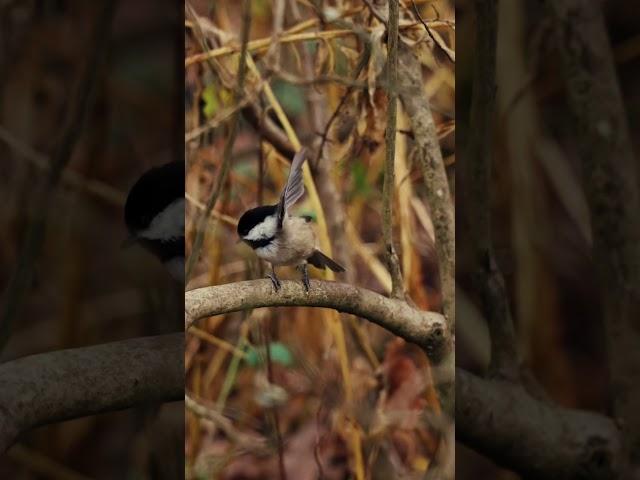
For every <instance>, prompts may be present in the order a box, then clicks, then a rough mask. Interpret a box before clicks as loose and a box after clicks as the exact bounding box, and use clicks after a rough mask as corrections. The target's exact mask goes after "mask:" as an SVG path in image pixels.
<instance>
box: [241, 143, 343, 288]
mask: <svg viewBox="0 0 640 480" xmlns="http://www.w3.org/2000/svg"><path fill="white" fill-rule="evenodd" d="M305 159H306V150H305V149H304V148H303V149H300V150H299V151H298V152H297V153H296V154H295V156H294V158H293V161H292V162H291V170H290V171H289V177H288V179H287V183H286V185H285V187H284V189H283V190H282V194H281V195H280V200H279V201H278V203H276V204H275V205H261V206H258V207H255V208H251V209H249V210H247V211H246V212H244V213H243V214H242V216H241V217H240V219H239V220H238V227H237V232H238V236H239V237H240V239H241V240H242V241H243V242H245V243H246V244H247V245H249V246H250V247H251V248H252V249H253V251H254V252H255V253H256V255H257V256H258V257H259V258H261V259H263V260H266V261H267V262H268V263H269V264H270V265H271V272H270V273H268V274H267V276H268V277H269V278H270V279H271V283H272V285H273V288H274V290H275V291H276V292H278V291H279V290H280V288H281V286H282V285H281V283H280V280H279V279H278V277H277V275H276V267H278V266H284V265H289V266H295V267H296V268H298V269H299V270H301V272H302V283H303V285H304V288H305V290H306V291H307V292H309V290H310V287H311V286H310V283H309V272H308V265H309V264H310V265H313V266H314V267H316V268H318V269H322V270H324V269H325V268H329V269H331V270H333V271H334V272H344V271H345V270H344V267H343V266H342V265H340V264H338V263H337V262H336V261H335V260H333V259H332V258H329V257H328V256H327V255H325V254H324V253H322V252H321V251H320V250H319V249H318V248H317V237H316V234H315V232H314V229H313V226H312V224H311V217H310V216H305V215H303V216H296V215H292V214H291V213H290V211H291V208H292V207H293V206H294V204H295V203H296V202H297V201H298V200H299V199H300V198H301V197H302V196H303V195H304V191H305V190H304V182H303V176H302V166H303V165H304V161H305Z"/></svg>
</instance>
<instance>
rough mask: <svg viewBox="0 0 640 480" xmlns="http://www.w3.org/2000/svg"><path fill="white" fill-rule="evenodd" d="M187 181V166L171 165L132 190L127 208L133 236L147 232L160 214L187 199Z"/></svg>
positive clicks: (155, 170)
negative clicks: (178, 201) (185, 184)
mask: <svg viewBox="0 0 640 480" xmlns="http://www.w3.org/2000/svg"><path fill="white" fill-rule="evenodd" d="M184 180H185V175H184V162H170V163H167V164H165V165H162V166H160V167H154V168H152V169H151V170H148V171H147V172H146V173H144V175H142V176H141V177H140V178H139V179H138V181H137V182H136V183H135V184H134V185H133V187H132V188H131V191H130V192H129V195H128V197H127V202H126V204H125V206H124V220H125V223H126V225H127V228H128V229H129V232H131V233H132V234H135V233H136V232H138V231H140V230H144V229H146V228H147V227H148V226H149V224H150V223H151V221H152V220H153V219H154V218H155V216H156V215H158V213H160V212H161V211H163V210H164V209H165V208H166V207H167V206H168V205H170V204H171V203H173V202H174V201H175V200H176V199H178V198H182V197H184V188H185V186H184Z"/></svg>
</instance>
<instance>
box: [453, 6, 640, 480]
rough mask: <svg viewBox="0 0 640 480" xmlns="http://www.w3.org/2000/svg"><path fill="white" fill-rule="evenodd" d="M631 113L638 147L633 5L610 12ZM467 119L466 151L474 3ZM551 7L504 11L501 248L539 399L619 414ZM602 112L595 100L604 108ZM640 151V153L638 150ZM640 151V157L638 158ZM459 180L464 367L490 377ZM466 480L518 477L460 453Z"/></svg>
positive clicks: (638, 68) (468, 206)
mask: <svg viewBox="0 0 640 480" xmlns="http://www.w3.org/2000/svg"><path fill="white" fill-rule="evenodd" d="M602 5H603V9H604V12H605V15H606V20H607V29H608V32H609V37H610V41H611V44H612V49H613V55H614V58H615V61H616V66H617V73H618V78H619V83H620V87H621V90H622V94H623V97H624V101H625V107H626V109H627V115H628V121H629V125H630V128H631V138H632V139H634V140H635V141H636V142H637V140H638V139H639V138H640V135H639V134H638V132H639V131H638V128H639V125H640V92H639V90H638V88H637V84H638V78H639V75H640V17H638V11H637V8H635V6H633V5H632V4H631V3H629V2H625V1H621V0H620V1H618V0H615V1H609V2H605V3H603V4H602ZM456 19H457V26H458V29H457V31H456V37H457V44H458V52H459V54H460V55H459V56H458V64H457V68H456V80H457V84H458V86H459V88H458V96H457V99H456V110H457V111H458V117H459V118H460V131H459V137H458V141H459V143H458V148H462V149H464V148H465V146H466V140H467V138H468V134H469V131H470V130H469V129H470V128H472V127H470V125H469V124H468V117H469V106H470V101H471V84H472V80H473V78H472V74H473V53H474V43H475V19H474V9H473V1H472V0H458V1H456ZM549 27H550V25H549V20H548V19H547V18H545V14H544V11H543V8H542V7H541V5H539V4H538V3H537V2H526V1H523V0H514V1H509V2H506V1H503V2H499V20H498V52H497V90H496V95H497V97H496V98H497V102H496V107H497V111H496V119H495V122H496V127H495V132H496V133H495V139H494V145H495V149H494V165H493V168H494V171H493V176H492V184H491V195H492V202H493V209H492V212H491V215H492V217H493V232H492V233H493V241H494V246H495V249H496V256H497V258H498V263H499V266H500V269H501V270H502V272H503V273H504V276H505V280H506V282H507V291H508V292H509V301H510V303H511V308H512V313H513V318H514V320H515V322H516V328H517V332H518V341H519V344H520V345H519V347H520V348H521V352H522V354H523V358H524V359H525V362H526V363H527V364H528V365H529V366H531V368H532V371H533V373H534V374H535V377H536V381H537V382H539V386H540V387H541V388H542V390H541V391H544V392H546V393H545V394H548V395H549V396H550V397H551V398H552V399H553V400H555V401H556V402H558V403H559V404H560V405H563V406H567V407H576V408H583V409H591V410H596V411H600V412H603V413H605V414H609V413H610V406H611V398H610V396H609V378H608V373H607V369H608V365H607V356H606V351H605V337H604V331H603V324H602V321H601V313H600V312H601V310H600V309H601V306H600V295H601V292H600V287H599V286H598V276H597V273H596V271H595V268H594V264H593V259H592V255H591V232H590V228H591V227H590V222H589V212H588V208H587V203H586V197H585V194H584V191H583V189H582V183H581V177H580V163H579V158H578V156H577V151H576V145H575V135H576V132H575V129H574V128H573V127H574V120H573V118H572V117H571V115H570V111H569V108H568V105H567V92H566V91H565V89H564V87H563V82H562V77H561V72H560V68H559V65H558V58H557V52H556V50H555V42H556V41H557V39H555V38H553V36H552V35H551V29H550V28H549ZM594 101H597V100H594ZM636 149H637V144H636ZM636 151H637V150H636ZM463 171H464V168H463V165H462V164H461V165H460V167H459V169H458V175H459V182H458V196H457V202H456V209H457V222H456V223H457V225H456V227H457V240H458V241H457V251H456V269H457V273H456V275H457V282H458V287H459V288H458V289H457V292H456V302H457V308H458V310H457V311H458V317H457V318H458V323H457V339H456V341H457V344H456V347H457V348H456V353H457V362H458V364H459V365H461V366H464V367H465V368H469V369H471V370H473V371H477V372H481V371H483V370H484V369H485V368H486V366H487V363H488V360H489V345H488V334H487V330H486V325H485V324H484V322H483V321H482V320H481V319H479V318H478V313H477V309H476V308H475V305H476V303H475V302H476V300H477V299H476V298H475V297H474V296H473V295H471V294H469V292H470V291H471V290H472V286H471V284H472V281H471V272H472V261H473V259H472V254H473V253H472V252H473V249H472V248H470V247H471V246H470V245H468V243H466V242H465V241H464V239H465V235H466V234H465V228H466V225H465V219H466V218H468V217H470V216H472V215H475V212H476V211H477V210H476V209H475V205H474V200H473V198H471V197H469V196H467V195H465V193H466V190H464V189H463V187H462V180H460V177H461V176H462V172H463ZM456 474H457V477H458V478H464V479H467V478H468V479H472V478H504V479H506V478H514V475H513V474H511V473H509V472H502V471H499V470H498V469H496V467H495V466H494V465H493V464H491V463H490V462H488V461H487V460H485V459H482V458H480V457H479V456H478V455H476V454H473V453H472V452H471V451H470V450H469V449H466V448H465V447H464V446H463V445H460V444H457V445H456Z"/></svg>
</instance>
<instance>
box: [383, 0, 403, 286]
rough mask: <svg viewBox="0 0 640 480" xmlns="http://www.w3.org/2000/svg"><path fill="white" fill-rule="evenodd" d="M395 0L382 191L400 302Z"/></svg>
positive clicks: (391, 14) (393, 3) (386, 240)
mask: <svg viewBox="0 0 640 480" xmlns="http://www.w3.org/2000/svg"><path fill="white" fill-rule="evenodd" d="M398 17H399V6H398V0H389V26H388V40H387V44H388V54H387V98H388V101H387V129H386V131H385V154H386V156H385V164H384V186H383V190H382V235H383V241H384V246H385V251H386V255H387V266H388V268H389V273H390V274H391V296H392V297H394V298H403V297H404V295H405V291H404V282H403V281H402V272H401V270H400V262H399V261H398V254H397V253H396V249H395V247H394V245H393V201H394V192H395V157H396V125H397V123H398Z"/></svg>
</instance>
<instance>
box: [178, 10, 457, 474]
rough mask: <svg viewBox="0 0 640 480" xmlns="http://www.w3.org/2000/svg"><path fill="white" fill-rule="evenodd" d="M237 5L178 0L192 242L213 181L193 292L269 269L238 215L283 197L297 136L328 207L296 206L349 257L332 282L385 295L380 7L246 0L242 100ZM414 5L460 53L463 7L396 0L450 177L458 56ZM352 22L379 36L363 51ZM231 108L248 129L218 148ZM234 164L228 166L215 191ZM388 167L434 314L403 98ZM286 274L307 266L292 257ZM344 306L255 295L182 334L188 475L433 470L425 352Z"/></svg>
mask: <svg viewBox="0 0 640 480" xmlns="http://www.w3.org/2000/svg"><path fill="white" fill-rule="evenodd" d="M242 5H243V2H239V1H235V2H229V1H216V2H208V1H203V0H202V1H191V2H187V3H186V11H187V14H186V24H185V40H186V45H185V48H186V53H185V57H186V61H185V63H186V71H185V89H186V95H185V101H186V105H185V126H186V127H185V139H186V143H185V148H186V159H187V179H186V181H187V185H186V192H187V193H186V194H187V200H188V202H187V255H188V254H189V253H190V250H191V247H192V243H193V241H194V238H195V235H196V227H195V225H196V220H197V218H198V216H199V215H200V214H201V212H202V211H203V208H204V205H205V204H206V203H207V201H208V200H209V198H210V197H211V195H212V192H214V193H215V194H216V195H219V197H218V201H217V203H216V206H215V208H214V210H213V212H212V214H211V218H209V219H208V222H207V224H206V236H205V241H204V248H203V250H202V252H201V255H200V257H199V261H198V263H197V264H196V265H195V267H194V269H193V272H192V275H191V276H190V278H189V282H188V285H187V289H192V288H197V287H201V286H205V285H212V284H220V283H229V282H233V281H238V280H244V279H252V278H260V277H263V276H264V274H263V270H262V268H263V266H262V265H260V264H259V262H258V260H257V258H256V256H255V254H254V253H253V252H252V251H251V249H250V248H249V247H247V246H246V245H243V244H240V243H238V237H237V234H236V231H235V226H236V219H237V218H239V216H240V215H241V214H242V213H243V212H244V211H245V210H247V209H248V208H251V207H254V206H256V205H259V204H269V203H270V204H273V203H275V202H276V201H277V197H278V195H279V192H280V191H281V188H282V186H283V185H284V182H285V181H286V178H287V175H288V171H289V165H288V161H289V160H290V158H291V157H292V153H293V151H295V150H296V149H297V148H296V146H295V144H296V140H297V139H296V138H295V137H298V138H299V140H300V143H301V144H302V145H304V146H306V147H307V148H308V149H309V150H310V153H309V156H308V158H309V164H310V167H311V171H312V174H313V177H314V182H315V184H316V186H317V189H318V193H319V196H320V200H321V203H322V207H323V210H324V218H323V217H321V213H322V212H319V210H318V208H317V205H316V204H314V202H313V200H312V199H311V198H310V196H309V195H307V197H305V199H303V201H301V202H300V203H299V204H298V205H297V206H296V212H297V213H299V214H307V215H311V216H313V218H314V219H315V221H316V223H317V224H316V228H317V229H318V231H320V229H321V228H322V224H323V223H324V222H326V224H327V231H328V234H329V235H328V236H329V239H330V241H331V252H327V251H326V250H325V252H326V253H331V254H332V255H333V256H334V257H335V258H336V259H337V260H338V261H339V262H341V263H342V264H343V265H345V266H347V272H345V274H343V275H337V280H339V281H347V282H352V283H355V284H357V285H361V286H364V287H367V288H370V289H373V290H375V291H378V292H382V293H388V292H389V291H390V286H391V281H390V278H389V274H388V272H387V270H386V267H385V263H384V257H383V251H382V250H383V249H382V230H381V228H382V227H381V205H382V202H381V197H382V178H383V164H384V131H385V127H386V102H387V100H386V92H385V90H384V89H383V88H381V85H380V80H381V78H383V77H381V74H382V73H383V68H384V65H385V61H386V38H385V27H384V24H383V23H382V21H383V20H384V17H385V16H386V8H387V3H386V2H384V1H383V2H377V1H372V2H363V1H360V0H354V1H343V0H337V1H324V2H316V1H302V0H300V1H299V0H291V1H289V0H286V1H285V0H283V1H279V0H277V1H271V0H254V1H251V2H250V5H251V11H250V13H251V17H252V18H251V29H250V37H249V39H250V41H249V43H248V50H249V54H250V56H248V57H247V58H248V60H247V61H248V67H247V76H246V81H245V83H244V85H243V87H244V88H243V90H244V91H243V92H242V93H243V95H242V96H241V97H240V101H239V102H237V101H235V100H234V89H235V88H236V87H237V85H238V81H239V79H238V77H237V71H238V64H239V57H240V55H239V51H240V49H241V41H240V38H241V31H242V25H243V20H242V19H243V13H244V12H243V11H242ZM415 9H417V10H418V12H420V16H421V17H422V18H423V19H424V20H425V21H427V22H428V24H429V25H430V29H431V30H432V34H433V35H434V36H436V37H437V39H439V40H440V41H441V43H442V45H444V46H446V48H447V49H450V52H452V51H454V50H455V48H456V45H455V38H454V30H455V23H454V11H453V6H452V4H451V3H450V2H448V1H424V0H416V1H415V4H414V2H411V1H408V2H400V10H401V12H400V31H401V37H402V40H403V41H404V42H406V43H407V44H409V45H411V46H412V48H414V49H415V52H416V53H417V54H418V56H419V58H420V61H421V63H422V68H423V73H424V81H423V88H424V89H425V91H426V92H427V93H428V95H429V97H430V99H431V105H432V109H433V114H434V117H435V120H436V124H437V126H438V133H439V137H440V142H441V145H442V149H443V153H444V156H445V157H446V162H447V165H449V174H450V180H451V182H452V183H453V181H454V172H453V165H454V163H455V149H454V146H455V112H454V111H455V106H454V105H455V104H454V100H455V78H454V71H455V69H454V64H453V62H452V61H451V60H450V59H449V58H448V57H447V54H446V53H445V52H444V51H443V50H442V49H441V48H438V47H437V46H436V45H434V41H433V40H432V38H431V36H430V35H429V34H428V32H427V31H426V30H425V27H424V25H423V24H422V23H421V22H420V21H419V19H418V18H417V16H416V14H415ZM278 12H282V14H281V15H280V14H278ZM358 31H364V32H366V33H367V34H368V35H370V37H371V39H372V42H371V49H370V56H368V57H365V56H364V52H365V50H366V46H365V44H364V43H363V41H362V38H361V37H360V36H358V34H357V33H358ZM280 109H281V110H280ZM336 111H337V113H335V112H336ZM236 114H237V115H239V122H240V123H239V131H238V134H237V138H236V141H235V144H234V146H233V151H232V154H231V155H230V157H229V158H225V156H224V149H225V145H226V144H227V142H228V141H229V137H230V131H231V129H232V127H231V125H232V124H233V121H234V120H233V118H234V115H236ZM289 125H291V126H292V129H293V131H292V132H286V129H287V128H288V127H289ZM225 162H229V163H228V166H229V172H230V174H229V175H228V177H227V179H226V181H225V182H224V183H223V184H222V185H221V186H220V189H219V190H218V189H217V188H218V185H217V182H218V179H219V178H220V172H221V171H222V169H223V168H224V166H225ZM416 163H417V162H416ZM396 169H397V170H396V179H397V183H396V196H395V199H394V203H395V208H396V216H395V224H394V227H395V232H396V234H397V235H396V245H397V248H398V251H399V253H400V256H401V265H402V268H403V272H404V279H405V286H406V289H407V291H408V292H409V295H410V297H411V298H412V299H413V301H414V302H415V303H416V304H417V305H418V306H419V307H420V308H424V309H432V310H438V309H439V308H440V307H441V298H440V294H439V284H438V283H439V282H438V273H437V261H436V258H435V251H434V248H433V226H432V224H431V219H430V216H429V207H428V205H427V203H426V193H425V186H424V183H423V179H422V176H421V174H420V172H419V169H418V168H417V165H414V161H413V142H412V134H411V131H410V130H409V126H408V120H407V117H406V115H405V113H404V112H403V111H402V110H400V113H399V124H398V132H397V150H396ZM323 249H324V248H323ZM278 272H279V275H280V277H281V278H296V279H297V278H299V276H298V273H297V272H295V271H294V270H293V269H286V268H280V269H279V271H278ZM311 274H312V275H313V276H315V277H320V278H321V277H322V272H319V271H318V270H314V269H311ZM334 313H335V312H332V311H328V310H322V309H311V308H274V309H260V310H254V311H251V312H245V313H237V314H229V315H223V316H217V317H214V318H210V319H207V320H205V321H202V322H200V323H199V325H198V327H197V328H196V327H194V328H192V329H191V330H190V331H189V333H188V335H187V340H186V352H185V355H186V357H185V367H186V388H187V391H188V394H189V395H190V397H191V399H192V401H191V402H188V404H187V407H188V409H187V419H186V420H187V423H186V449H185V455H186V465H187V477H188V478H198V479H204V478H224V479H236V480H239V479H247V480H248V479H264V478H284V477H283V476H282V469H283V468H282V466H283V467H284V470H285V471H286V475H287V478H295V479H301V480H304V479H316V478H324V479H327V480H328V479H346V478H354V479H364V478H369V479H388V478H406V479H411V478H422V477H423V476H424V475H425V472H427V471H428V469H429V467H430V465H431V463H432V461H433V459H434V454H435V451H436V450H437V448H438V445H439V444H440V442H441V441H442V438H443V435H445V434H446V433H448V432H449V431H450V426H449V424H448V423H447V422H446V421H445V420H443V419H444V417H443V415H442V412H441V405H440V404H439V402H438V397H437V395H436V392H435V389H434V382H433V380H432V375H431V373H432V372H431V368H430V365H429V362H428V360H427V358H426V356H425V355H424V354H423V353H422V352H421V351H420V350H419V349H418V348H416V347H414V346H412V345H409V344H406V343H404V342H403V341H402V340H400V339H398V338H395V337H394V336H392V335H390V334H389V333H387V332H386V331H384V330H382V329H381V328H379V327H377V326H375V325H372V324H369V323H368V322H365V321H362V320H360V319H357V318H353V317H351V316H348V315H343V316H341V317H338V316H337V315H335V314H334ZM337 318H340V321H337V320H336V319H337ZM265 345H269V348H268V349H267V348H265ZM279 464H282V465H280V466H279Z"/></svg>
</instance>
